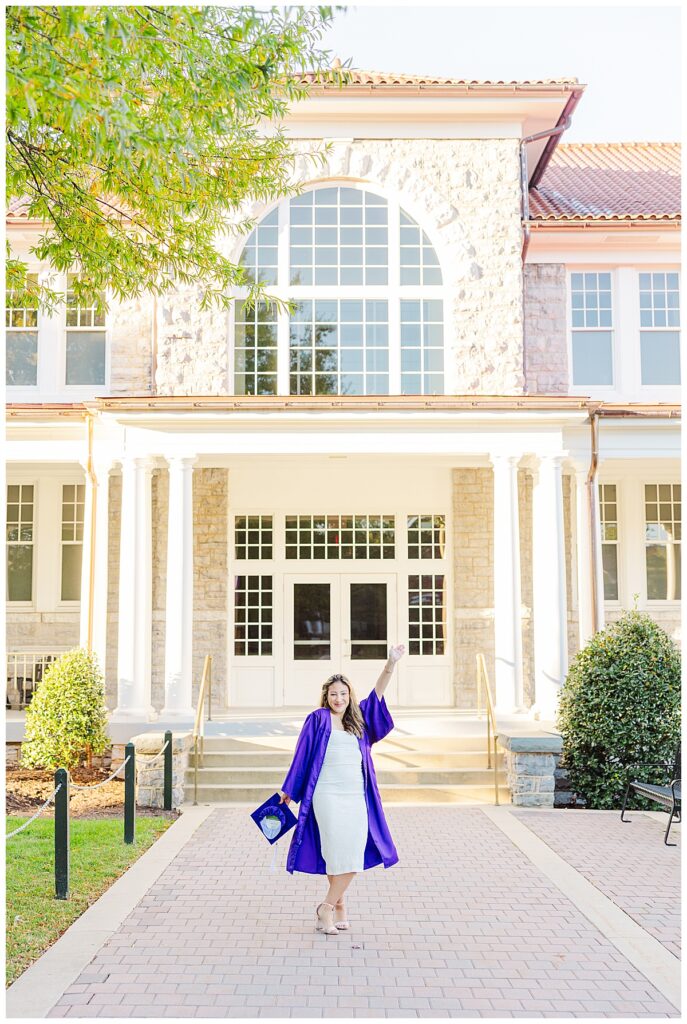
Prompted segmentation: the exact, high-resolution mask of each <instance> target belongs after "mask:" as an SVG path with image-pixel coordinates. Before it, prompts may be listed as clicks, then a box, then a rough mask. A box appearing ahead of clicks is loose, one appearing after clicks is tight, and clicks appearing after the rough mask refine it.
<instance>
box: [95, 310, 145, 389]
mask: <svg viewBox="0 0 687 1024" xmlns="http://www.w3.org/2000/svg"><path fill="white" fill-rule="evenodd" d="M153 302H154V299H153V298H152V297H151V296H145V297H143V298H140V299H128V300H127V301H124V302H113V303H112V304H111V306H110V310H109V312H108V316H107V321H108V337H109V341H110V354H111V360H110V367H111V370H110V393H111V394H112V395H140V394H150V393H151V391H152V390H153V378H152V361H153Z"/></svg>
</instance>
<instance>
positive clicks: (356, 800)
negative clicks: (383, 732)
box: [312, 727, 367, 875]
mask: <svg viewBox="0 0 687 1024" xmlns="http://www.w3.org/2000/svg"><path fill="white" fill-rule="evenodd" d="M312 806H313V810H314V812H315V818H316V820H317V827H318V829H319V833H320V848H321V850H322V857H323V858H324V862H325V864H326V866H327V874H328V875H343V874H346V873H347V872H349V871H363V870H364V869H365V864H364V860H365V846H366V845H367V804H366V802H365V788H364V780H363V759H362V754H361V752H360V747H359V745H358V740H357V738H356V737H355V736H354V735H353V734H352V733H350V732H345V731H344V730H343V729H334V727H332V732H331V736H330V737H329V742H328V744H327V750H326V752H325V755H324V762H323V764H322V769H321V771H320V774H319V776H318V778H317V785H316V786H315V792H314V793H313V798H312Z"/></svg>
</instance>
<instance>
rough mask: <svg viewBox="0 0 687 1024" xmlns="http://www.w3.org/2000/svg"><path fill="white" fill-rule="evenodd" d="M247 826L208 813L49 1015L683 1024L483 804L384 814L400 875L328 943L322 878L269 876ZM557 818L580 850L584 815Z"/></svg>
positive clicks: (361, 899) (382, 876) (375, 883)
mask: <svg viewBox="0 0 687 1024" xmlns="http://www.w3.org/2000/svg"><path fill="white" fill-rule="evenodd" d="M590 813H591V812H590ZM247 814H248V812H247V809H243V808H221V809H220V808H218V809H217V810H215V811H214V812H213V813H212V814H211V815H210V817H209V818H208V819H207V820H206V821H205V822H204V823H203V824H202V825H201V826H200V828H199V829H198V831H197V832H196V833H195V834H194V835H193V837H192V839H191V841H190V842H189V843H188V844H187V845H186V846H185V847H184V849H183V850H182V852H181V853H180V854H179V855H177V857H176V858H175V859H174V861H173V862H172V863H171V865H170V866H169V867H168V868H167V869H166V870H165V871H164V872H163V874H162V875H161V876H160V878H159V879H158V881H157V883H156V884H154V885H153V887H152V888H151V890H150V891H149V893H148V895H147V896H146V897H145V898H144V900H143V901H142V902H141V903H140V904H139V906H138V907H137V908H136V909H135V911H133V912H132V913H131V914H130V915H129V917H128V918H127V919H126V920H125V921H124V923H123V925H122V927H121V928H120V929H119V930H118V931H117V932H116V933H115V934H114V935H113V937H112V938H111V939H110V941H109V942H107V943H106V944H105V945H104V946H103V947H102V949H101V950H100V952H99V953H98V955H97V956H96V957H94V959H93V960H92V962H91V964H90V965H89V966H88V967H87V969H86V970H84V971H83V972H82V974H81V975H80V976H79V978H78V979H77V981H76V983H75V984H74V985H72V986H71V987H70V988H69V989H68V990H67V992H66V993H65V994H64V995H63V996H62V997H61V999H60V1000H59V1001H58V1003H57V1004H56V1006H55V1007H54V1008H53V1010H52V1011H51V1012H50V1016H51V1017H201V1018H209V1017H289V1016H292V1017H557V1018H560V1017H599V1016H617V1017H663V1016H678V1014H677V1011H676V1010H675V1009H674V1007H673V1006H672V1005H671V1004H670V1003H669V1002H667V1001H666V999H664V998H663V997H662V995H661V994H660V993H659V992H658V991H657V990H656V989H655V988H654V986H653V985H652V984H651V982H650V981H649V980H648V979H647V978H646V977H644V975H642V974H641V973H640V972H639V971H638V970H637V969H636V968H635V967H633V966H632V965H631V964H630V963H629V962H628V961H627V960H626V959H625V957H624V956H623V955H622V954H621V953H620V952H619V951H618V950H617V949H616V948H615V947H614V946H613V945H612V944H611V943H610V941H608V940H607V939H606V938H605V937H604V936H603V935H602V934H601V933H600V932H599V931H598V930H597V929H596V928H595V927H594V926H593V925H592V924H591V923H590V922H589V921H588V920H587V918H585V917H584V916H583V915H582V914H581V913H580V912H579V911H578V910H577V908H576V907H575V906H574V905H573V904H572V903H571V901H570V900H569V899H568V898H567V897H566V896H565V895H564V894H563V893H562V892H561V891H560V890H559V889H558V888H557V887H556V886H555V885H554V884H553V883H552V882H550V881H549V880H548V879H547V878H546V877H545V876H544V875H543V874H542V873H541V872H540V871H539V870H538V869H537V868H536V867H535V866H534V865H533V864H532V863H531V861H530V860H529V859H528V858H527V857H526V856H525V855H524V854H523V853H521V852H520V850H519V849H517V848H516V847H515V846H514V845H513V844H512V843H511V842H510V841H509V839H508V838H507V837H506V836H505V835H504V834H503V833H502V832H501V830H500V829H499V828H498V827H497V826H496V825H494V824H493V823H492V822H491V821H490V820H489V819H488V818H487V817H486V815H485V814H483V812H482V811H481V810H480V809H479V808H477V807H462V808H461V807H394V806H391V807H389V808H388V818H389V822H390V826H391V830H392V833H393V835H394V838H395V840H396V844H397V846H398V848H399V853H400V856H401V863H400V864H399V865H397V866H396V867H395V868H392V869H391V870H389V871H384V870H383V869H382V868H376V869H374V870H372V871H369V872H366V873H365V874H364V875H362V876H359V877H358V878H357V879H356V880H355V881H354V883H353V887H352V890H351V896H350V899H349V910H350V916H351V920H352V924H353V929H352V931H351V932H348V933H345V932H344V933H342V934H340V935H338V936H332V937H327V936H324V935H322V934H320V933H315V932H314V930H313V911H314V907H315V904H316V902H319V900H320V899H321V898H322V895H323V887H322V882H321V880H319V879H316V878H315V879H314V878H313V877H311V876H306V875H294V876H291V875H288V874H286V872H285V871H284V870H283V866H280V868H279V870H278V871H277V872H276V873H274V874H272V873H270V871H269V860H270V853H271V851H270V850H269V849H268V848H267V844H266V843H263V842H261V841H260V836H259V835H258V834H257V833H256V830H255V826H254V825H253V823H252V822H251V821H250V820H249V819H248V816H247ZM587 816H588V814H587V812H583V814H582V815H580V816H579V817H580V818H585V817H587ZM535 817H537V816H536V815H534V814H529V815H527V817H526V820H527V824H528V826H529V825H531V822H530V819H531V818H535ZM551 817H553V815H552V816H551ZM555 817H556V821H558V820H559V819H560V821H561V823H563V822H564V819H565V822H564V823H565V826H566V828H565V829H564V833H565V835H566V836H567V838H566V839H565V840H564V841H563V845H564V846H566V847H567V846H570V845H571V842H572V840H571V838H570V833H568V831H567V829H568V823H567V819H568V817H570V821H571V823H572V820H573V812H556V814H555ZM548 818H549V816H548V815H545V816H542V823H541V824H537V830H541V829H544V828H546V829H550V826H549V824H547V822H548ZM577 818H578V815H575V821H577ZM605 823H606V817H605V816H604V831H605V828H606V824H605ZM580 824H581V823H580ZM646 825H647V826H648V828H650V829H653V832H652V833H651V834H649V833H647V837H646V839H647V841H648V842H649V843H650V840H651V838H653V840H654V844H653V847H652V848H653V849H654V852H655V854H656V855H657V856H658V855H661V856H662V855H663V853H664V850H663V847H662V836H661V832H660V829H659V828H658V826H656V825H654V824H653V823H651V822H646ZM637 826H639V827H637ZM583 831H584V833H585V836H586V834H587V830H586V828H585V829H584V830H583ZM597 832H598V826H597ZM643 832H644V826H643V825H642V824H640V823H639V817H638V816H637V818H636V824H635V823H634V822H633V825H632V826H629V825H628V826H627V832H624V833H623V840H624V842H625V843H627V844H629V845H634V842H635V840H636V839H638V841H639V842H640V845H641V844H643V843H644V842H645V840H644V836H643ZM546 841H547V842H548V841H549V838H548V836H547V837H546ZM591 842H592V839H591V838H590V839H587V838H585V840H584V844H583V848H585V849H586V848H587V847H590V848H591ZM613 842H614V840H613V838H612V835H611V833H609V838H607V839H606V840H605V843H606V844H611V845H612V844H613ZM604 849H605V847H604ZM566 853H567V848H566ZM676 853H677V851H675V850H669V851H667V854H668V856H669V857H671V858H672V859H673V860H674V861H675V862H677V856H676ZM283 857H284V853H283V852H282V855H281V865H283ZM617 864H618V869H619V870H620V871H621V872H623V871H624V872H627V871H628V870H631V868H632V863H631V862H626V861H625V860H624V859H623V858H617ZM582 869H583V868H582ZM601 884H603V883H601ZM661 884H662V883H661ZM606 891H607V892H609V894H610V893H611V891H612V890H611V889H607V890H606ZM618 891H621V890H620V889H619V890H618ZM626 895H627V893H626ZM655 895H656V897H657V898H661V897H662V895H663V893H662V890H661V889H660V888H657V890H656V894H655ZM613 898H615V895H614V896H613ZM638 920H639V918H638ZM640 923H641V922H640Z"/></svg>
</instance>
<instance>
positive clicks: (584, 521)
mask: <svg viewBox="0 0 687 1024" xmlns="http://www.w3.org/2000/svg"><path fill="white" fill-rule="evenodd" d="M587 473H588V469H587V468H581V467H579V466H576V467H575V530H576V534H577V544H576V557H577V605H578V614H579V632H580V649H582V648H583V647H584V646H585V645H586V644H587V643H589V641H590V640H591V638H592V636H593V635H594V633H595V632H596V630H597V629H603V623H604V590H603V564H602V561H601V525H600V517H599V501H598V493H599V488H598V484H597V483H596V482H595V483H594V488H595V491H596V495H597V500H596V502H595V513H596V514H595V520H594V523H593V525H592V529H593V530H594V533H595V534H596V550H597V553H598V559H597V566H596V575H595V576H594V574H593V572H592V541H591V537H592V534H591V529H590V518H589V511H590V510H589V490H588V487H587ZM594 588H596V622H594V603H593V591H594Z"/></svg>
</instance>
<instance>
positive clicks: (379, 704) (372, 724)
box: [360, 690, 394, 743]
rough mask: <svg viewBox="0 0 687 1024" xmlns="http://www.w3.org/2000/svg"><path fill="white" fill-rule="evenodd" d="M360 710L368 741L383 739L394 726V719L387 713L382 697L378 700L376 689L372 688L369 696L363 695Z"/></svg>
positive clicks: (374, 741) (373, 741)
mask: <svg viewBox="0 0 687 1024" xmlns="http://www.w3.org/2000/svg"><path fill="white" fill-rule="evenodd" d="M360 710H361V712H362V715H363V719H364V720H365V728H366V730H367V735H368V738H369V740H370V743H377V742H378V740H383V739H384V737H385V736H387V735H388V734H389V733H390V732H391V730H392V729H393V727H394V720H393V718H392V717H391V715H390V714H389V709H388V707H387V706H386V700H385V699H384V697H382V699H381V700H380V699H379V697H378V696H377V691H376V690H373V691H372V693H371V694H370V695H369V697H363V699H362V700H361V702H360Z"/></svg>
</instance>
